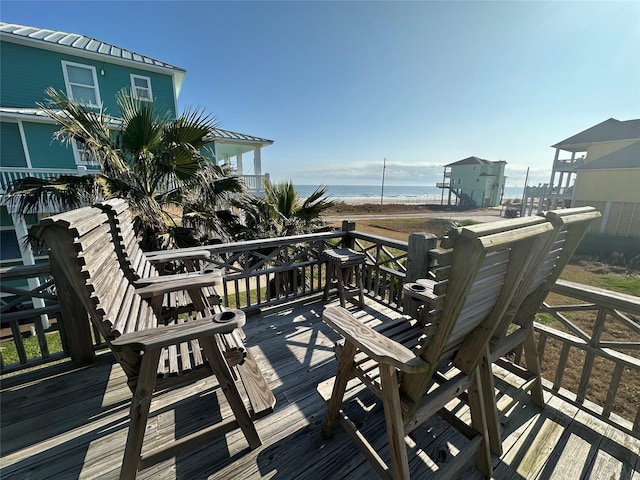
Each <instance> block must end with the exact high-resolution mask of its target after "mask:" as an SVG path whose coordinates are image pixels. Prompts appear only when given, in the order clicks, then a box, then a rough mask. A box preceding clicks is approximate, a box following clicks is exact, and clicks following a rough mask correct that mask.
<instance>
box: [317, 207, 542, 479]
mask: <svg viewBox="0 0 640 480" xmlns="http://www.w3.org/2000/svg"><path fill="white" fill-rule="evenodd" d="M552 231H553V227H552V226H551V225H550V224H549V223H548V222H546V221H545V220H544V219H540V218H537V219H536V218H531V217H530V218H528V219H518V220H513V221H500V222H494V223H491V224H483V225H477V226H472V227H465V228H463V229H461V230H460V231H459V233H458V234H457V235H455V238H452V239H451V245H450V246H451V247H453V248H450V249H449V250H447V251H446V252H442V254H441V255H440V257H439V260H440V265H439V268H438V269H437V270H436V271H435V275H436V277H435V280H433V281H432V282H431V283H430V284H429V285H423V287H424V288H425V290H429V291H430V295H429V296H428V297H429V303H428V305H427V306H426V307H425V309H424V312H422V314H421V321H422V322H421V321H417V320H414V319H402V318H401V319H398V320H396V321H394V322H389V323H388V324H387V325H385V324H383V325H382V326H381V328H379V329H377V330H373V329H371V328H369V327H368V326H366V325H364V324H362V323H361V322H360V321H359V320H358V319H357V318H356V317H355V316H354V315H352V314H351V313H349V312H348V311H347V310H345V309H343V308H341V307H329V308H327V309H325V311H324V313H323V320H324V321H325V322H326V323H327V324H329V325H330V326H331V327H332V328H333V329H334V330H336V331H337V332H338V333H340V335H341V336H342V337H343V338H344V343H343V344H340V343H339V344H337V345H336V356H337V358H338V373H337V375H336V377H334V378H333V379H330V380H328V381H327V382H324V383H323V384H320V385H319V387H318V391H319V392H320V394H321V395H322V396H323V398H324V399H325V401H326V402H327V414H326V417H325V421H324V426H323V433H324V435H325V436H326V437H329V436H331V435H332V432H333V429H334V426H335V423H336V421H338V420H339V421H340V423H341V424H342V425H343V426H344V427H345V429H346V430H347V431H348V432H349V434H350V436H351V437H352V438H353V439H354V440H355V441H356V443H357V444H358V446H359V447H360V448H361V449H362V451H363V452H364V454H365V455H366V456H367V458H368V459H369V461H371V463H372V465H373V467H374V468H375V469H376V471H377V472H378V473H379V474H380V475H381V476H382V477H384V478H390V477H391V478H394V479H406V478H409V462H408V454H407V450H406V445H405V436H406V435H408V434H409V433H410V432H412V431H413V430H414V429H415V428H417V427H418V426H419V425H420V424H422V423H423V422H424V420H426V419H427V418H429V417H430V416H432V415H433V414H434V413H436V412H438V411H439V410H440V409H441V408H442V407H444V405H446V404H447V403H448V402H449V401H450V400H452V399H454V398H456V397H457V396H458V395H459V394H460V393H461V392H463V391H468V395H469V403H470V407H471V426H468V425H466V424H465V425H458V427H459V428H460V430H461V431H462V432H463V433H465V434H468V435H469V436H470V437H471V440H470V442H469V448H468V449H466V450H465V451H464V452H460V454H458V455H457V456H456V457H455V459H454V460H455V461H453V462H451V463H449V464H448V465H447V466H446V467H442V468H441V469H440V473H441V474H442V475H443V476H450V475H453V473H454V472H455V471H456V470H457V469H458V468H460V467H462V466H464V464H465V463H466V462H467V461H468V460H469V459H470V458H471V456H472V455H473V454H474V453H476V454H477V465H478V468H479V470H480V471H481V472H482V473H484V474H485V475H487V476H491V474H492V466H491V454H490V451H489V444H488V441H489V438H488V431H487V425H486V417H485V415H484V411H483V409H484V405H485V402H484V400H483V399H482V394H483V391H484V389H483V388H482V386H481V385H480V376H479V375H478V372H479V370H480V368H481V363H482V362H483V361H484V362H486V359H487V358H488V348H489V340H490V339H491V336H492V334H493V331H494V329H495V328H496V327H497V326H498V325H499V324H500V321H501V319H502V316H503V315H504V314H505V312H506V311H507V310H508V308H509V306H510V304H511V299H512V297H513V294H514V293H515V290H516V288H517V286H518V284H519V283H520V281H521V280H522V279H523V278H527V277H528V276H529V271H530V269H532V268H534V265H533V264H532V263H531V257H530V252H531V251H535V250H537V249H541V248H542V247H541V246H540V245H541V244H544V243H546V242H548V241H549V237H550V235H551V233H552ZM445 246H447V245H446V244H445ZM439 366H442V368H441V369H440V370H439V369H438V367H439ZM452 367H455V368H452ZM445 371H447V375H445V374H444V372H445ZM352 378H353V379H354V380H352V381H350V380H351V379H352ZM365 387H366V388H368V389H369V390H371V391H372V392H373V393H374V394H375V395H376V396H377V398H378V399H380V400H381V403H382V406H383V412H384V420H385V426H386V433H387V440H388V446H389V456H390V460H391V469H390V467H389V466H388V464H387V462H386V461H385V460H384V459H383V458H382V457H381V455H380V454H379V453H378V452H377V451H376V449H375V448H374V447H373V446H372V444H371V442H370V441H368V440H367V439H366V438H365V435H364V434H363V433H362V432H361V431H359V430H358V428H357V427H356V425H355V424H354V423H353V422H352V421H351V419H350V418H349V417H348V415H347V414H346V413H345V412H346V410H344V409H341V406H342V405H343V403H345V404H346V403H347V402H348V401H349V400H351V399H353V398H356V397H357V396H358V395H359V394H360V393H361V392H362V390H363V389H364V388H365ZM390 470H391V472H390Z"/></svg>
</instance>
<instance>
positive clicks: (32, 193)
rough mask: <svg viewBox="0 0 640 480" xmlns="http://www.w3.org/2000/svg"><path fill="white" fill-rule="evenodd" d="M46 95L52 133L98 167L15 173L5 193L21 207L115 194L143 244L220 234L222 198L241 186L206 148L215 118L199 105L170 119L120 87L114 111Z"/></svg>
mask: <svg viewBox="0 0 640 480" xmlns="http://www.w3.org/2000/svg"><path fill="white" fill-rule="evenodd" d="M47 95H48V97H49V101H48V102H47V103H46V104H40V105H39V106H40V107H41V108H43V109H44V110H45V112H46V113H47V115H48V116H49V117H51V118H53V119H54V120H56V121H57V122H58V123H59V124H60V125H61V128H60V130H58V131H57V132H56V134H55V137H56V138H57V139H59V140H60V141H62V142H65V143H70V142H72V141H75V142H78V143H80V144H81V145H82V147H83V150H84V151H85V154H86V155H89V156H90V158H92V159H94V160H95V161H96V162H97V163H98V164H99V166H100V172H99V173H96V174H92V175H88V176H85V177H76V176H59V177H57V178H53V179H46V180H42V179H37V178H32V177H29V178H24V179H21V180H17V181H15V182H14V183H13V184H12V185H11V186H10V187H9V188H8V190H7V193H6V195H7V196H9V197H13V198H14V199H16V202H17V204H18V208H19V210H20V211H21V212H22V213H27V212H33V211H36V210H37V208H38V207H39V206H49V207H51V208H53V209H57V210H68V209H71V208H77V207H79V206H81V205H86V204H91V203H93V202H96V201H100V200H103V199H109V198H113V197H119V198H125V199H126V200H127V201H128V202H129V204H130V206H131V208H132V210H133V211H134V213H135V220H136V222H135V226H136V229H137V231H138V232H139V233H140V234H142V237H143V240H142V246H143V248H145V249H157V248H161V247H167V246H187V245H193V244H196V243H197V242H199V241H202V240H203V238H205V239H206V238H207V237H211V236H221V237H222V238H225V237H226V223H227V222H228V221H230V220H232V218H233V217H232V216H231V215H230V214H229V211H228V208H227V207H226V200H227V199H228V198H229V196H230V195H240V196H241V195H244V194H245V188H244V185H243V184H242V182H241V180H240V179H239V178H238V177H237V176H231V175H230V174H229V170H228V169H227V168H226V167H220V166H217V165H214V164H213V163H212V162H211V160H210V159H209V158H208V156H207V150H208V148H207V144H208V143H209V141H208V140H206V136H207V134H208V133H209V132H210V131H211V129H213V128H214V127H215V126H216V125H215V119H213V118H212V117H210V116H208V115H205V114H204V113H203V112H202V111H200V110H198V109H194V110H187V111H186V112H184V113H183V114H182V115H181V116H179V117H178V118H175V119H172V118H170V117H169V115H168V114H165V115H159V114H158V113H157V112H156V110H155V109H154V105H153V103H152V102H147V101H142V100H137V99H134V98H132V96H131V95H130V94H129V93H128V92H127V91H126V90H123V91H121V92H119V93H118V95H117V97H116V101H117V104H118V107H119V109H120V116H119V117H118V118H114V117H111V116H109V115H107V113H106V112H105V110H104V109H102V108H101V109H100V110H98V111H95V110H93V109H91V108H88V107H86V106H84V105H82V104H79V103H78V102H75V101H73V100H71V99H69V98H67V97H66V95H65V94H63V93H62V92H58V91H56V90H55V89H53V88H49V89H48V90H47Z"/></svg>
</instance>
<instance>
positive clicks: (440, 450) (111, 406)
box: [0, 296, 640, 480]
mask: <svg viewBox="0 0 640 480" xmlns="http://www.w3.org/2000/svg"><path fill="white" fill-rule="evenodd" d="M323 307H324V305H323V303H322V301H321V300H320V297H319V296H316V297H313V298H309V299H306V300H305V301H300V302H296V303H292V304H287V305H284V306H280V307H274V308H272V309H270V310H266V311H264V312H263V313H262V315H260V316H257V317H253V318H250V319H249V320H248V322H247V326H246V327H245V332H246V334H247V345H248V346H249V347H250V349H251V351H252V353H253V355H254V356H255V357H256V359H257V361H258V363H259V365H260V366H261V368H262V371H263V373H264V375H265V377H266V378H267V380H268V381H269V383H270V386H271V388H272V390H273V392H274V394H275V395H276V398H277V405H276V408H275V412H274V413H273V414H271V415H269V416H267V417H265V418H262V419H260V420H258V421H257V422H256V425H257V429H258V433H259V434H260V436H261V438H262V440H263V445H262V447H260V448H258V449H255V450H253V451H251V450H248V448H247V444H246V442H245V440H244V438H243V437H242V436H241V435H239V434H237V433H232V434H229V435H227V437H226V438H225V439H217V440H212V441H210V442H208V443H203V444H202V445H201V446H199V447H198V448H197V449H192V450H189V451H185V452H183V453H180V454H179V455H178V456H176V457H172V458H169V459H166V460H163V461H161V462H160V463H157V464H155V465H152V466H149V467H148V468H145V469H144V470H142V471H140V472H139V474H138V478H141V479H173V478H180V479H198V478H209V479H236V478H237V479H256V478H269V479H271V478H278V479H287V480H288V479H294V478H295V479H299V478H309V479H316V478H327V479H342V478H349V479H369V478H375V476H376V474H375V472H374V470H373V469H372V468H371V467H370V466H369V464H368V462H367V461H366V459H365V457H364V455H362V454H361V453H360V451H359V450H357V448H356V447H355V445H354V443H353V442H352V441H351V440H350V439H349V438H348V437H347V435H346V433H345V432H344V430H342V429H341V428H339V427H338V428H337V429H336V434H335V435H334V437H333V438H332V439H330V440H324V439H323V437H322V433H321V425H322V420H323V416H324V412H325V408H324V404H323V402H322V400H321V398H320V396H319V395H318V394H317V392H316V386H317V384H318V383H320V382H321V381H323V380H325V379H327V378H329V377H331V376H332V375H333V374H334V370H335V367H336V362H335V360H334V358H333V352H332V345H333V343H334V341H335V339H336V336H335V334H333V332H331V331H330V330H329V329H328V327H326V326H325V325H324V324H323V323H322V321H321V318H320V316H321V312H322V309H323ZM353 308H354V310H355V307H353ZM375 310H379V312H378V313H376V312H375ZM374 313H375V314H376V317H377V318H381V319H384V318H385V316H386V317H387V318H388V317H395V316H397V314H396V313H395V312H392V311H391V310H385V309H384V307H381V306H380V305H378V304H375V303H373V302H372V301H371V300H369V301H368V306H367V308H366V309H365V311H358V313H357V315H359V316H362V318H363V321H367V319H370V318H371V315H372V314H374ZM370 321H375V320H370ZM99 357H100V358H99V361H98V363H97V364H95V365H93V366H91V367H85V368H80V369H76V370H73V371H68V370H66V371H63V370H61V369H60V368H58V369H57V371H56V368H55V367H49V369H48V370H47V371H48V375H47V376H45V377H42V376H40V377H41V378H36V377H34V379H33V380H32V381H29V382H23V383H21V384H20V385H16V386H13V385H12V383H13V382H11V379H10V378H8V379H3V383H2V390H1V391H2V395H1V401H2V404H1V429H0V435H1V452H2V458H1V470H0V476H1V477H2V478H7V479H8V478H38V479H39V478H65V479H66V478H117V475H118V473H119V468H120V462H121V460H122V455H123V451H124V444H125V438H126V433H127V425H128V418H127V417H128V413H129V404H130V397H131V394H130V391H129V390H128V388H127V386H126V383H125V376H124V374H123V373H122V371H121V369H120V367H119V366H118V365H113V364H112V362H111V354H110V353H108V352H107V353H106V354H104V355H100V356H99ZM497 373H498V374H501V375H502V374H504V375H502V377H503V380H500V381H497V382H496V387H497V389H498V395H499V405H501V406H505V405H507V404H509V403H510V397H509V394H510V392H512V391H513V387H511V386H510V384H509V381H510V376H509V375H508V374H506V372H504V371H501V372H497ZM220 397H221V394H220V391H219V388H218V387H217V384H216V382H215V380H212V379H208V380H203V381H201V382H200V383H199V384H197V385H196V386H190V387H186V388H183V389H181V390H174V391H171V392H169V393H163V394H158V395H156V396H155V398H154V401H153V403H152V407H151V408H152V412H151V415H150V419H149V424H148V427H147V434H146V437H145V444H144V446H143V451H145V450H147V449H150V448H151V447H153V446H154V445H157V444H159V443H161V442H163V441H164V439H166V438H174V437H175V438H181V437H184V436H186V435H188V434H190V433H192V432H194V431H197V430H199V429H200V428H202V427H205V426H208V425H210V424H211V423H213V422H215V421H217V420H219V418H220V416H222V417H226V416H228V415H229V409H228V407H227V406H226V404H225V403H224V402H223V401H220ZM545 398H546V399H547V400H548V402H547V407H546V408H544V409H543V410H540V409H538V408H535V407H534V406H533V405H532V404H530V403H528V402H525V403H524V406H522V405H521V406H519V407H517V408H515V409H512V411H511V412H510V414H509V415H508V417H507V419H506V421H505V422H504V429H505V435H504V438H505V441H504V446H505V453H504V455H503V456H502V457H501V458H498V457H494V466H495V478H503V479H547V478H559V479H565V478H571V479H587V478H589V479H591V478H606V479H640V460H639V459H638V458H639V456H640V441H639V440H637V439H634V438H633V437H631V436H629V435H626V434H624V433H621V432H620V431H618V430H616V429H614V428H613V427H611V426H609V425H607V424H604V423H602V422H601V421H599V420H597V419H595V418H594V417H591V416H589V415H588V414H586V413H584V412H583V411H579V410H578V409H576V408H575V407H573V406H570V405H568V404H566V403H563V402H562V401H560V400H559V399H557V398H555V397H552V396H551V395H550V394H548V393H545ZM362 401H363V403H364V404H367V399H366V398H363V399H362ZM365 406H367V405H365ZM452 408H453V410H454V411H455V412H456V414H459V415H464V414H465V413H466V412H465V411H464V409H463V408H460V409H458V408H456V407H455V406H452ZM363 429H364V430H366V431H369V432H373V435H376V436H377V437H379V439H380V442H384V429H383V427H382V424H370V425H367V424H365V425H363ZM452 430H453V429H450V428H447V423H446V422H444V421H443V420H441V419H439V418H438V419H434V420H432V421H431V422H430V423H428V424H427V425H425V426H423V427H421V428H420V429H418V430H416V431H415V432H414V433H412V435H411V437H412V442H413V445H412V450H413V452H410V459H411V458H413V460H414V461H413V462H412V465H411V468H412V471H413V472H414V476H415V478H425V477H426V476H427V475H428V472H429V469H430V468H432V466H433V465H434V464H433V461H435V462H436V463H440V464H441V463H442V462H446V461H447V460H449V459H450V455H451V452H452V451H455V446H456V445H460V444H461V443H464V442H465V441H466V439H464V438H463V437H456V436H453V434H452ZM416 454H417V455H416ZM425 457H428V458H427V459H426V460H425V462H421V461H416V460H419V459H422V458H425ZM430 465H431V466H430ZM459 477H460V478H466V479H468V480H471V479H475V478H481V476H480V474H479V472H477V471H476V470H475V468H474V467H473V465H472V464H470V465H469V467H468V468H467V469H466V470H465V471H463V472H462V473H461V474H460V475H459Z"/></svg>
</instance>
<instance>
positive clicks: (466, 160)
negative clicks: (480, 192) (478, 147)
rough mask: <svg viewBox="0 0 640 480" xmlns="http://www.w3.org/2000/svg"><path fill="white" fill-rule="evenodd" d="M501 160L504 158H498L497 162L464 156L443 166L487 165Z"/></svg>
mask: <svg viewBox="0 0 640 480" xmlns="http://www.w3.org/2000/svg"><path fill="white" fill-rule="evenodd" d="M503 161H504V160H499V161H498V162H492V161H491V160H485V159H483V158H478V157H467V158H464V159H462V160H459V161H457V162H454V163H450V164H449V165H445V167H453V166H458V165H489V164H491V163H499V162H503ZM505 163H506V162H505Z"/></svg>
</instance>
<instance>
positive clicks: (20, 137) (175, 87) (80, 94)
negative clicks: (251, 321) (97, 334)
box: [0, 22, 273, 266]
mask: <svg viewBox="0 0 640 480" xmlns="http://www.w3.org/2000/svg"><path fill="white" fill-rule="evenodd" d="M185 74H186V71H185V70H184V69H182V68H180V67H176V66H174V65H170V64H168V63H165V62H162V61H160V60H156V59H153V58H150V57H147V56H145V55H141V54H138V53H136V52H132V51H129V50H127V49H125V48H121V47H117V46H115V45H111V44H109V43H106V42H102V41H100V40H96V39H94V38H91V37H88V36H85V35H81V34H73V33H66V32H57V31H53V30H47V29H42V28H36V27H28V26H23V25H15V24H9V23H3V22H0V193H2V192H3V191H4V189H5V188H6V185H7V184H8V183H9V182H10V181H12V180H14V179H17V178H24V177H26V176H35V177H40V178H47V177H50V176H56V175H60V174H66V175H85V174H87V173H90V172H91V171H92V170H95V169H97V168H99V167H98V166H97V165H95V164H92V162H91V161H90V160H89V159H88V158H86V157H85V155H84V152H83V151H82V149H81V148H78V146H77V145H71V146H66V145H63V144H62V143H60V142H59V141H57V140H55V139H53V134H54V132H56V131H57V130H58V126H57V125H56V124H55V123H54V122H53V120H51V119H50V118H49V117H48V116H47V115H46V114H45V113H44V112H43V111H42V110H41V109H39V108H38V105H37V102H42V101H44V100H45V94H44V91H45V89H46V88H48V87H54V88H56V89H57V90H62V91H64V92H66V93H67V95H68V96H69V97H70V98H73V99H75V100H78V101H82V102H85V103H86V104H89V105H93V106H95V107H99V106H100V105H103V106H104V108H105V110H106V113H108V114H111V115H114V116H115V115H117V114H118V108H117V105H116V102H115V98H116V93H117V92H118V91H120V90H122V89H123V88H127V89H130V90H131V91H132V94H133V95H134V96H136V97H137V98H140V99H143V100H153V101H154V102H155V104H156V105H157V106H158V107H159V108H160V109H162V110H164V111H167V112H169V114H170V115H171V116H173V117H175V116H176V115H177V104H178V95H179V94H180V90H181V89H182V86H183V82H184V79H185ZM210 138H211V140H212V142H213V150H214V152H215V159H212V161H214V162H218V163H219V164H223V163H224V164H228V165H231V166H232V167H233V168H234V169H235V170H236V173H237V174H239V175H242V176H243V177H244V178H245V182H246V183H247V186H248V187H249V188H250V189H253V190H258V189H260V188H261V185H262V182H261V180H262V177H263V176H266V175H263V174H262V165H261V149H262V148H263V147H265V146H268V145H271V144H272V143H273V141H271V140H267V139H263V138H259V137H254V136H250V135H244V134H240V133H235V132H229V131H226V130H220V129H215V130H214V131H212V132H211V136H210ZM247 153H253V168H252V169H251V168H249V169H248V170H249V171H250V172H251V173H252V175H246V176H245V175H244V170H243V168H244V165H243V155H244V154H247ZM248 166H250V165H248ZM46 213H47V212H42V214H46ZM32 217H34V218H26V219H25V218H22V217H21V216H19V215H18V214H17V213H16V212H15V211H13V210H12V208H11V205H2V206H0V222H1V223H0V235H1V238H0V245H1V251H2V255H1V258H0V260H1V263H2V266H9V265H14V264H19V263H25V264H31V263H33V262H34V258H33V255H32V254H31V252H30V251H28V249H25V247H23V245H22V242H21V241H19V239H20V238H21V237H22V236H24V235H25V234H26V230H27V226H28V223H29V222H35V221H37V217H36V216H32Z"/></svg>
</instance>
